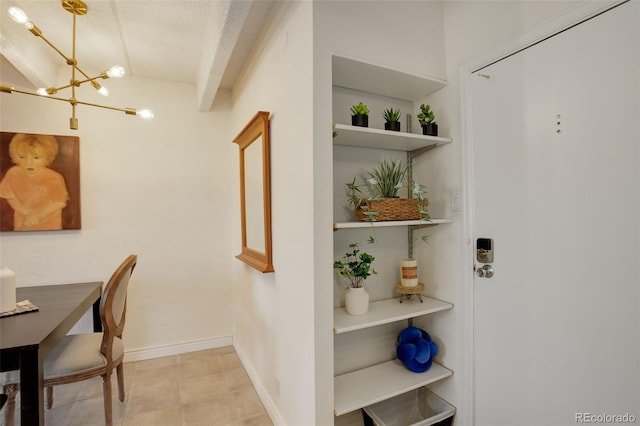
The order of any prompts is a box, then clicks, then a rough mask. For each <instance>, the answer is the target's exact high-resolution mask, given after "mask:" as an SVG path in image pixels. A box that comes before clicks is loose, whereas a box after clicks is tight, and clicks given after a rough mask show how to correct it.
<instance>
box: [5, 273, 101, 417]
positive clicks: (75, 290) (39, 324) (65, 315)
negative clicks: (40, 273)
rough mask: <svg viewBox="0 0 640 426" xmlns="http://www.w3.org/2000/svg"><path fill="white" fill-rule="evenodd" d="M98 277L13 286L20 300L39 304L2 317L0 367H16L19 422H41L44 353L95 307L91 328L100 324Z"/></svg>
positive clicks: (8, 368)
mask: <svg viewBox="0 0 640 426" xmlns="http://www.w3.org/2000/svg"><path fill="white" fill-rule="evenodd" d="M101 293H102V282H86V283H73V284H54V285H45V286H35V287H18V288H16V300H17V301H18V302H20V301H24V300H29V301H30V302H31V303H32V304H33V305H35V306H36V307H37V308H38V310H37V311H32V312H26V313H21V314H18V315H12V316H6V317H2V318H0V371H12V370H19V372H20V424H21V425H29V426H31V425H43V424H44V387H43V378H44V372H43V365H44V360H45V358H46V357H47V355H48V354H49V353H50V352H51V350H53V348H55V346H56V345H57V344H58V343H59V342H60V341H61V340H62V338H64V336H65V335H67V333H68V332H69V330H71V328H72V327H73V326H74V325H75V324H76V323H77V322H78V320H79V319H80V318H81V317H82V316H83V315H84V314H85V313H86V312H87V311H88V310H89V309H91V308H93V328H94V331H100V330H101V324H100V315H99V304H100V296H101Z"/></svg>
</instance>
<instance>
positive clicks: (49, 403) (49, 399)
mask: <svg viewBox="0 0 640 426" xmlns="http://www.w3.org/2000/svg"><path fill="white" fill-rule="evenodd" d="M46 390H47V392H46V393H47V410H51V407H53V386H47V387H46Z"/></svg>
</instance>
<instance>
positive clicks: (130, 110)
mask: <svg viewBox="0 0 640 426" xmlns="http://www.w3.org/2000/svg"><path fill="white" fill-rule="evenodd" d="M11 92H15V93H22V94H23V95H31V96H37V97H39V98H45V99H55V100H56V101H64V102H68V103H70V104H71V105H72V106H73V105H75V104H78V105H86V106H92V107H97V108H104V109H110V110H113V111H120V112H124V113H125V114H129V115H137V114H136V109H135V108H118V107H112V106H108V105H100V104H94V103H91V102H84V101H79V100H77V99H68V98H59V97H57V96H47V95H41V94H39V93H35V92H29V91H27V90H20V89H16V88H13V87H12V88H11V91H10V93H11Z"/></svg>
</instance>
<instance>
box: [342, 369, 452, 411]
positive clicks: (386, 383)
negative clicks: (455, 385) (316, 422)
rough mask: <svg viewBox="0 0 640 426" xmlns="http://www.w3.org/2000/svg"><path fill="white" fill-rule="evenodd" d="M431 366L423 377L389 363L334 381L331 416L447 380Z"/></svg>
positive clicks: (445, 373) (446, 373)
mask: <svg viewBox="0 0 640 426" xmlns="http://www.w3.org/2000/svg"><path fill="white" fill-rule="evenodd" d="M452 374H453V372H452V371H451V370H449V369H447V368H445V367H443V366H441V365H440V364H436V363H435V362H434V363H433V365H432V366H431V368H430V369H429V370H427V371H425V372H424V373H414V372H412V371H409V370H408V369H407V368H406V367H405V366H404V365H403V364H402V363H401V362H400V361H398V360H393V361H388V362H385V363H382V364H378V365H374V366H372V367H368V368H363V369H362V370H357V371H354V372H352V373H347V374H342V375H340V376H336V377H334V398H335V399H334V401H335V402H334V414H335V415H336V416H340V415H343V414H347V413H350V412H352V411H354V410H357V409H359V408H362V407H366V406H367V405H371V404H375V403H376V402H380V401H384V400H385V399H389V398H392V397H394V396H396V395H400V394H402V393H405V392H409V391H411V390H413V389H417V388H419V387H422V386H425V385H428V384H430V383H433V382H436V381H438V380H442V379H444V378H447V377H449V376H451V375H452Z"/></svg>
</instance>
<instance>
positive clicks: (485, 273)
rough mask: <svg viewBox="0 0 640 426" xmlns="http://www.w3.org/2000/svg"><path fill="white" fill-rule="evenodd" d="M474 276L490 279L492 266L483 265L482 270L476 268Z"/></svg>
mask: <svg viewBox="0 0 640 426" xmlns="http://www.w3.org/2000/svg"><path fill="white" fill-rule="evenodd" d="M476 275H477V276H478V277H479V278H491V277H493V266H491V265H484V266H483V267H482V268H476Z"/></svg>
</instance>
